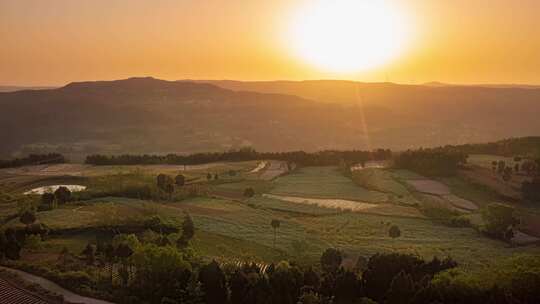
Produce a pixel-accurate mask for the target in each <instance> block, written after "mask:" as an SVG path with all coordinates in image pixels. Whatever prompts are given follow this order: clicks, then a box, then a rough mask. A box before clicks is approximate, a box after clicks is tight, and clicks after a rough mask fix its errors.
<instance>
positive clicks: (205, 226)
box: [2, 162, 540, 269]
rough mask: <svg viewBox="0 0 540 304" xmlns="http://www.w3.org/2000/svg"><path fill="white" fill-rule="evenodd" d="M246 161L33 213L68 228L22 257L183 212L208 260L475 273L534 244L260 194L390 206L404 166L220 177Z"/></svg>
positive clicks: (466, 187)
mask: <svg viewBox="0 0 540 304" xmlns="http://www.w3.org/2000/svg"><path fill="white" fill-rule="evenodd" d="M255 164H256V162H251V163H243V164H240V165H239V167H235V166H236V164H235V165H223V166H222V167H221V168H222V169H223V171H221V172H222V173H223V177H221V178H220V179H219V180H217V181H216V180H212V181H210V182H208V181H206V178H205V175H206V169H204V170H203V169H201V171H200V172H199V173H196V172H195V171H188V172H185V175H186V176H188V178H194V177H198V176H200V178H201V179H200V181H197V183H199V184H201V185H203V184H204V185H206V186H208V187H209V189H210V193H209V194H208V195H205V194H201V195H198V196H197V197H193V198H182V199H178V200H172V201H168V200H164V199H160V200H156V201H152V200H150V199H147V200H141V199H130V198H125V197H99V198H93V199H89V200H82V201H78V202H72V203H69V204H67V205H63V206H60V207H59V208H57V209H55V210H51V211H42V212H38V213H37V219H38V221H39V222H41V223H43V224H45V225H47V227H49V229H51V230H53V232H54V231H56V232H62V231H72V232H70V233H69V234H65V235H64V234H53V235H52V236H51V237H50V238H48V239H47V240H46V241H44V242H43V244H42V247H41V249H37V250H34V251H33V253H32V254H39V253H40V252H41V253H42V254H57V253H58V252H59V250H61V248H63V247H67V248H68V249H69V250H70V251H73V252H80V251H81V250H82V249H83V248H84V246H85V244H87V243H88V242H92V241H93V240H95V237H96V236H95V234H96V233H98V231H100V230H99V229H102V228H103V227H111V226H122V225H133V223H141V222H144V221H145V220H147V219H149V218H151V217H153V216H159V217H160V218H162V220H163V221H164V222H165V223H168V224H170V225H172V226H176V227H181V223H182V221H183V219H184V216H185V214H186V213H189V214H190V215H191V217H192V219H193V222H194V224H195V227H196V233H195V238H194V239H193V241H192V245H193V248H194V250H195V251H196V252H198V253H199V254H200V255H201V256H203V257H205V258H208V259H211V258H216V259H225V260H227V259H229V260H246V261H261V262H276V261H279V260H281V259H286V258H289V259H298V260H301V261H302V262H305V263H317V261H318V259H319V258H320V254H321V252H322V251H324V250H325V249H326V248H329V247H336V248H339V249H341V250H343V251H344V252H345V253H346V254H349V255H351V256H357V255H362V256H370V255H372V254H374V253H377V252H392V251H398V252H407V253H413V254H417V255H420V256H422V257H424V258H431V257H433V256H438V257H441V258H442V257H446V256H450V257H452V258H454V259H456V260H457V261H458V262H459V263H460V264H461V265H462V266H463V267H467V268H472V269H480V268H485V267H489V266H490V265H495V264H496V263H498V261H500V260H501V259H503V258H507V257H512V256H514V255H516V254H518V253H531V254H540V248H539V247H537V246H528V247H516V248H511V247H508V246H507V245H506V244H505V243H504V242H502V241H498V240H493V239H489V238H487V237H486V236H484V235H482V234H481V233H479V232H477V231H476V230H474V229H473V228H452V227H448V226H443V225H440V224H436V223H434V222H433V221H431V220H429V219H426V218H422V217H404V216H400V214H399V212H400V211H399V210H398V209H396V212H393V213H392V212H391V213H388V214H386V215H382V214H381V215H378V214H372V213H369V212H367V211H366V212H362V213H360V212H350V211H340V210H338V209H331V208H321V207H318V206H315V205H309V204H302V203H293V202H287V201H284V200H278V199H274V198H269V197H265V196H264V194H265V193H269V194H276V195H279V194H281V195H288V196H297V197H306V198H329V199H348V200H356V201H364V202H372V203H385V204H384V205H385V206H386V208H392V206H395V205H393V204H392V203H399V204H409V205H415V204H416V203H415V202H417V201H416V198H415V197H416V193H414V190H413V189H412V188H411V187H410V186H407V184H406V183H405V180H407V179H421V178H422V177H421V176H419V175H417V174H415V173H412V172H409V171H405V170H394V169H365V170H362V171H359V172H355V173H354V174H355V175H356V178H354V181H353V179H351V178H348V177H346V176H344V175H342V174H341V172H340V171H339V170H338V169H337V168H336V167H307V168H302V169H299V170H297V171H295V172H293V173H290V174H288V175H284V176H281V177H278V178H277V179H275V180H272V181H263V180H255V179H246V178H245V177H244V175H243V173H242V172H240V174H237V175H234V176H232V175H231V176H230V175H228V174H227V172H228V171H227V170H231V169H230V168H232V167H235V168H237V169H238V170H243V169H241V168H247V167H249V166H251V165H255ZM171 170H172V169H171ZM174 170H176V169H174ZM174 170H173V171H174ZM173 171H168V170H165V172H173ZM157 173H159V171H151V170H150V171H141V170H139V169H137V170H134V171H130V172H123V171H122V173H120V172H118V173H117V174H104V175H93V176H90V177H88V178H87V180H86V185H87V186H88V188H89V190H88V191H90V192H91V191H94V192H99V191H102V192H103V193H106V192H109V191H111V192H113V190H115V189H124V188H129V187H130V186H133V185H138V186H142V185H152V186H153V187H155V185H154V184H155V174H157ZM198 174H199V175H198ZM438 181H440V182H442V183H444V184H445V185H447V186H448V187H449V188H450V190H451V191H452V193H453V194H455V195H457V196H459V197H462V198H465V199H468V200H471V201H473V202H475V203H477V205H479V206H484V205H485V204H487V203H489V202H490V201H491V200H493V199H495V198H496V196H495V194H493V193H492V192H490V191H488V190H486V189H483V188H479V187H477V186H476V185H474V184H470V183H469V182H468V181H467V180H464V179H460V178H459V177H452V178H441V179H438ZM248 187H251V188H254V189H255V191H256V195H255V196H254V197H252V198H244V197H242V196H241V195H240V198H239V199H236V198H235V199H232V198H231V199H228V198H226V197H227V196H219V195H213V194H212V191H217V192H219V191H223V192H227V191H231V192H234V193H237V194H242V193H243V191H244V190H245V189H246V188H248ZM118 193H121V192H118ZM213 196H215V198H212V197H213ZM217 197H222V198H217ZM4 205H5V206H4V207H3V209H2V210H4V211H5V210H8V209H9V208H7V206H8V204H4ZM10 206H11V205H10ZM381 206H382V205H381ZM10 208H13V206H11V207H10ZM396 208H397V207H396ZM401 208H403V207H401ZM408 208H413V207H408ZM535 210H536V209H535ZM415 211H416V209H415ZM379 214H380V213H379ZM468 218H470V219H471V221H473V222H475V223H479V224H481V216H480V214H479V213H478V212H477V213H473V214H470V215H468ZM272 220H279V222H280V226H279V228H278V229H276V230H275V231H274V229H273V228H272V226H271V225H270V222H271V221H272ZM12 225H15V226H22V223H20V222H19V220H18V218H17V219H12V220H11V221H10V222H8V223H7V224H6V225H5V226H4V227H7V226H12ZM390 225H397V226H398V227H399V228H400V229H401V237H399V238H397V239H392V238H390V237H389V236H388V229H389V227H390ZM141 232H142V231H141ZM274 237H275V244H274Z"/></svg>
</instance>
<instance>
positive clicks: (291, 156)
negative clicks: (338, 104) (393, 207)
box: [85, 148, 392, 166]
mask: <svg viewBox="0 0 540 304" xmlns="http://www.w3.org/2000/svg"><path fill="white" fill-rule="evenodd" d="M391 157H392V151H390V150H384V149H378V150H375V151H359V150H352V151H335V150H328V151H320V152H313V153H310V152H305V151H293V152H257V151H255V150H254V149H251V148H243V149H240V150H232V151H228V152H210V153H196V154H189V155H178V154H168V155H148V154H144V155H132V154H124V155H116V156H115V155H110V156H107V155H100V154H95V155H89V156H87V157H86V161H85V163H86V164H90V165H98V166H103V165H157V164H168V165H200V164H206V163H211V162H222V161H228V162H230V161H249V160H259V159H271V160H281V161H287V162H291V163H296V164H298V165H301V166H333V165H339V164H340V163H342V162H344V161H345V162H347V163H358V162H365V161H368V160H385V159H389V158H391Z"/></svg>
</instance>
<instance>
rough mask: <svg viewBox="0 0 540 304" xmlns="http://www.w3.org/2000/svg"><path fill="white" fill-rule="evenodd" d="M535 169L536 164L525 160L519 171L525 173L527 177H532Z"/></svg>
mask: <svg viewBox="0 0 540 304" xmlns="http://www.w3.org/2000/svg"><path fill="white" fill-rule="evenodd" d="M536 169H537V168H536V163H535V162H534V161H532V160H527V161H524V162H523V163H521V171H523V172H525V173H526V174H527V175H529V176H532V175H534V173H535V171H536Z"/></svg>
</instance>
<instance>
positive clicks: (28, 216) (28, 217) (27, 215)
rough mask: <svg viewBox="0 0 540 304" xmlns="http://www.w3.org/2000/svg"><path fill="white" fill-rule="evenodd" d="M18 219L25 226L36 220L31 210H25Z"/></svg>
mask: <svg viewBox="0 0 540 304" xmlns="http://www.w3.org/2000/svg"><path fill="white" fill-rule="evenodd" d="M19 220H20V221H21V223H23V224H25V225H26V228H28V227H29V226H30V225H31V224H33V223H34V222H35V221H36V215H35V214H34V212H32V211H29V210H26V211H24V212H23V213H22V214H21V216H20V217H19Z"/></svg>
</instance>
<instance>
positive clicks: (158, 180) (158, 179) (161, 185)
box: [156, 173, 167, 190]
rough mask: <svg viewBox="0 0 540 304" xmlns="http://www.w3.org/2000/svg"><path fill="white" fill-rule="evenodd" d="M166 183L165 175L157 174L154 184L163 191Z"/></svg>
mask: <svg viewBox="0 0 540 304" xmlns="http://www.w3.org/2000/svg"><path fill="white" fill-rule="evenodd" d="M166 182H167V175H165V174H163V173H160V174H158V176H157V177H156V184H157V186H158V188H159V189H162V190H163V189H164V188H165V184H166Z"/></svg>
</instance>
